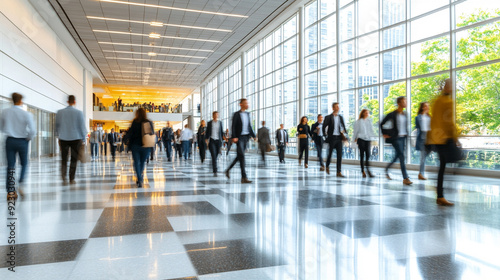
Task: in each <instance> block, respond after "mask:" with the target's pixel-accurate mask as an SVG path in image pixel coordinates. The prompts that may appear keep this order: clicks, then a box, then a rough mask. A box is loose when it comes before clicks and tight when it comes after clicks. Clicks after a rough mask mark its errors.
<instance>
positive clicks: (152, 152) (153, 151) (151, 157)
mask: <svg viewBox="0 0 500 280" xmlns="http://www.w3.org/2000/svg"><path fill="white" fill-rule="evenodd" d="M155 151H156V145H154V146H153V147H151V151H150V152H149V155H150V159H151V160H153V159H154V157H155Z"/></svg>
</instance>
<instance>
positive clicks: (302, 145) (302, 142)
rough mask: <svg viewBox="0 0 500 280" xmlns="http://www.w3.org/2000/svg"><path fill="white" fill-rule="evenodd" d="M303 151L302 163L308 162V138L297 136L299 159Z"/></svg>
mask: <svg viewBox="0 0 500 280" xmlns="http://www.w3.org/2000/svg"><path fill="white" fill-rule="evenodd" d="M304 152H305V154H306V155H305V159H304V163H305V164H307V163H308V162H309V139H308V138H299V160H301V159H302V155H303V154H304Z"/></svg>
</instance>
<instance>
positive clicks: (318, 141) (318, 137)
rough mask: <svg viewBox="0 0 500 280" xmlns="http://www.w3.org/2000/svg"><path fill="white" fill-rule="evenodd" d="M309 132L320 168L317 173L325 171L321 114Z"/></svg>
mask: <svg viewBox="0 0 500 280" xmlns="http://www.w3.org/2000/svg"><path fill="white" fill-rule="evenodd" d="M311 131H312V134H313V137H312V138H313V141H314V144H315V145H316V151H317V152H318V159H319V165H320V166H321V167H320V168H319V171H325V165H324V164H323V143H324V142H325V139H324V137H323V116H322V115H321V114H319V115H318V121H317V122H316V123H315V124H313V125H312V127H311Z"/></svg>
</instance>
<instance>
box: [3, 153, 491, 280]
mask: <svg viewBox="0 0 500 280" xmlns="http://www.w3.org/2000/svg"><path fill="white" fill-rule="evenodd" d="M233 157H234V153H233V154H230V155H229V157H228V158H226V157H225V156H223V157H221V158H220V159H219V167H220V170H222V171H223V170H224V168H225V167H226V166H227V164H228V162H230V160H231V159H232V158H233ZM247 159H248V163H247V169H248V170H247V173H248V176H249V178H250V179H251V180H253V183H252V184H247V185H242V184H240V175H239V168H238V166H237V168H234V169H233V171H232V173H231V179H230V180H228V179H227V178H226V177H225V176H223V173H220V174H219V176H218V177H213V174H212V172H211V166H210V160H209V159H208V160H207V161H206V162H205V164H201V163H200V162H199V160H198V158H194V160H189V161H186V162H185V161H177V160H176V161H174V162H167V161H166V158H165V155H164V154H163V153H159V154H158V156H157V159H156V160H154V161H152V162H150V163H149V165H148V166H147V171H146V173H147V175H146V177H145V178H146V179H145V188H143V189H137V188H135V183H134V182H135V178H134V175H133V169H132V162H131V156H130V154H128V155H127V154H121V155H119V156H118V157H117V160H116V161H111V160H110V158H109V157H108V158H101V159H99V160H97V161H94V162H90V163H87V164H83V165H80V166H79V169H78V174H77V184H76V185H71V186H63V185H62V182H61V180H60V179H59V176H58V170H59V160H58V159H56V158H50V159H41V160H40V161H38V162H37V161H35V162H31V166H30V173H29V176H28V180H27V182H26V183H25V188H24V189H25V192H26V194H27V195H26V197H25V198H24V199H21V200H19V201H18V202H17V205H16V206H17V207H16V216H17V229H16V243H17V244H18V246H17V247H16V254H17V267H16V272H15V273H12V272H10V271H8V270H7V266H8V265H7V263H5V262H4V261H2V262H0V279H259V280H261V279H304V280H310V279H315V280H316V279H341V280H344V279H500V262H499V261H498V255H499V254H500V253H499V252H500V242H499V240H500V187H499V183H498V180H497V179H487V178H478V177H466V176H447V177H446V182H445V194H446V198H447V199H449V200H450V201H453V202H455V203H456V205H455V206H454V207H449V208H446V207H440V206H437V205H436V203H435V184H436V180H435V174H429V175H430V180H428V181H418V180H416V173H410V176H411V178H415V179H414V181H415V182H414V184H413V185H412V186H410V187H407V186H403V185H402V184H401V180H400V179H401V178H396V180H393V181H388V180H387V179H386V178H385V176H384V175H383V172H382V170H377V169H374V171H375V172H374V173H376V174H377V176H376V177H375V178H372V179H364V178H362V176H361V173H360V171H359V168H358V167H357V166H346V167H345V170H344V171H343V173H345V175H347V178H343V179H337V178H336V177H334V176H328V175H327V174H325V173H324V172H320V171H319V168H317V167H316V164H317V163H315V162H311V163H310V166H309V169H303V168H302V167H299V166H298V165H297V162H296V160H287V162H286V164H280V163H279V162H278V159H277V158H276V157H268V161H267V166H266V167H262V166H261V164H260V162H259V158H258V157H257V156H256V155H248V156H247ZM2 173H3V172H2ZM393 174H398V172H393ZM0 180H5V177H4V174H2V176H0ZM4 194H5V193H4ZM0 218H1V219H2V221H4V222H3V223H6V222H7V218H8V209H7V203H6V202H5V200H2V201H1V202H0ZM8 234H9V233H8V232H7V231H6V230H2V231H0V255H2V256H4V257H2V258H5V256H6V254H7V253H8V249H9V248H8Z"/></svg>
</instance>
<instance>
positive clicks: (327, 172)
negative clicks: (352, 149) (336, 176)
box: [326, 167, 330, 175]
mask: <svg viewBox="0 0 500 280" xmlns="http://www.w3.org/2000/svg"><path fill="white" fill-rule="evenodd" d="M326 174H328V175H330V167H327V168H326Z"/></svg>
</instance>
